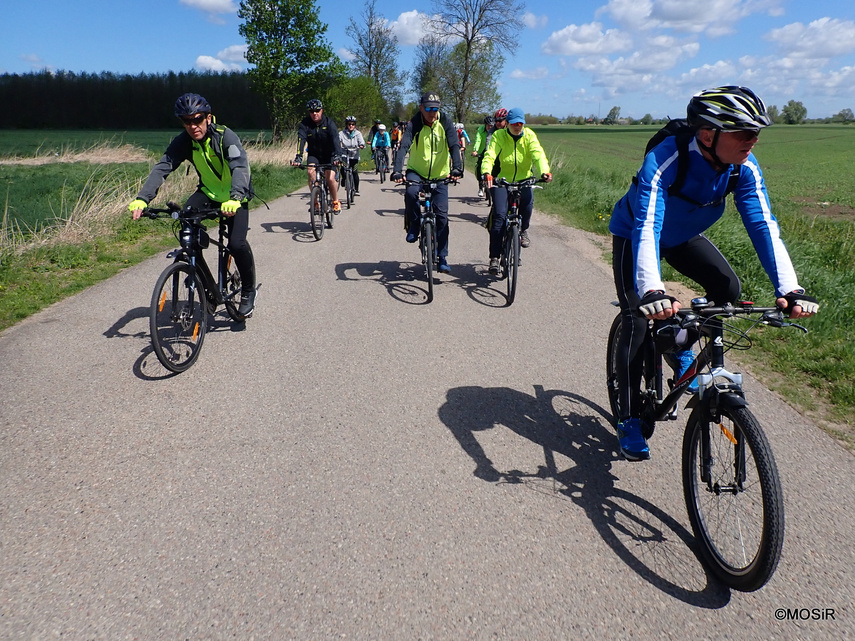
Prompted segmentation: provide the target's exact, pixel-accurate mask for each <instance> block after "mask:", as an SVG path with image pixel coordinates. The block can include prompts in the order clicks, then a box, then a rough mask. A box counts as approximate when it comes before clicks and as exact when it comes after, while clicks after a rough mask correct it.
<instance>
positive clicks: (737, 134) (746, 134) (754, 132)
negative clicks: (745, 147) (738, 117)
mask: <svg viewBox="0 0 855 641" xmlns="http://www.w3.org/2000/svg"><path fill="white" fill-rule="evenodd" d="M724 133H726V134H729V135H731V136H733V137H734V138H736V139H737V140H741V141H748V140H754V139H755V138H759V137H760V130H759V129H743V130H741V131H726V132H724Z"/></svg>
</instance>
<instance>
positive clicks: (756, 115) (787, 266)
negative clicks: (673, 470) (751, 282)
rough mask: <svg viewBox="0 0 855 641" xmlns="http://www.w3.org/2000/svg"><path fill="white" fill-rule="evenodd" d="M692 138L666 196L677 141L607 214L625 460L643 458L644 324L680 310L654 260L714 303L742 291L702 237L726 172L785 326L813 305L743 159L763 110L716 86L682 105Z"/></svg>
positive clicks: (684, 357)
mask: <svg viewBox="0 0 855 641" xmlns="http://www.w3.org/2000/svg"><path fill="white" fill-rule="evenodd" d="M687 111H688V122H689V125H690V126H691V127H692V128H693V129H694V137H693V138H692V140H691V141H690V142H689V145H688V151H687V152H684V153H688V156H689V157H688V165H687V170H686V175H685V180H684V182H683V185H682V187H681V189H680V191H679V192H677V193H673V194H669V193H668V188H669V187H670V186H671V185H673V184H674V183H675V180H676V178H677V170H678V165H679V162H678V160H679V159H678V156H679V153H680V151H679V149H678V146H677V143H676V136H669V137H667V138H665V139H664V140H663V141H662V142H661V143H660V144H659V145H657V146H656V147H655V148H653V149H652V150H651V151H650V153H648V154H647V155H646V156H645V158H644V162H643V164H642V166H641V169H639V170H638V173H637V174H636V179H635V180H633V184H632V185H631V186H630V188H629V191H628V192H627V193H626V194H625V195H624V196H623V198H621V199H620V200H619V201H618V202H617V204H616V205H615V207H614V211H613V213H612V219H611V222H610V224H609V231H611V233H612V235H613V239H612V240H613V247H612V250H613V251H612V254H613V267H614V278H615V286H616V288H617V295H618V300H619V302H620V309H621V316H622V323H623V327H624V328H627V329H628V331H623V332H621V334H620V338H621V340H620V343H619V345H618V346H617V363H616V374H617V377H618V379H619V380H618V385H619V389H620V392H619V399H618V405H619V407H620V414H621V416H618V417H616V418H617V420H618V427H617V433H618V441H619V446H620V447H619V449H620V453H621V454H622V455H623V456H624V458H626V459H627V460H631V461H638V460H643V459H648V458H650V451H649V448H648V445H647V442H646V440H645V438H644V436H643V435H642V432H643V429H644V426H643V424H642V421H641V419H640V418H639V409H640V402H639V400H640V399H639V395H640V387H641V374H642V373H641V365H642V353H641V345H642V342H643V339H644V336H645V333H646V331H647V324H648V320H649V319H651V320H665V319H667V318H670V317H671V316H673V315H674V314H675V313H676V312H677V311H678V310H679V309H680V307H681V304H680V302H679V301H678V300H677V299H676V298H674V297H672V296H669V295H668V294H667V292H666V290H665V284H664V283H663V282H662V275H661V271H660V263H659V261H660V259H662V258H664V259H665V260H666V261H668V263H669V264H670V265H671V266H672V267H674V268H675V269H676V270H677V271H679V272H680V273H682V274H684V275H686V276H688V277H689V278H691V279H692V280H694V281H695V282H697V283H698V284H700V285H701V287H703V288H704V290H705V291H706V297H707V299H709V300H711V301H714V302H715V303H717V304H724V303H728V302H735V301H737V300H738V299H739V295H740V290H741V285H740V282H739V278H738V277H737V275H736V273H735V272H734V271H733V268H732V267H731V266H730V264H729V263H728V262H727V260H726V259H725V258H724V256H722V255H721V253H720V252H719V250H718V249H717V248H716V247H715V245H713V244H712V242H710V240H709V239H707V238H706V237H705V236H704V235H703V232H704V231H705V230H706V229H708V228H709V227H711V226H712V225H713V223H715V222H716V221H717V220H718V219H719V218H721V216H722V214H723V213H724V207H725V203H724V200H725V199H724V197H725V196H726V193H727V191H728V186H729V185H728V183H729V182H730V181H731V172H732V171H733V172H734V173H735V174H738V177H737V178H736V184H735V189H734V190H733V195H734V203H735V205H736V209H737V211H738V212H739V214H740V216H741V217H742V222H743V224H744V225H745V228H746V230H747V231H748V236H749V238H750V239H751V242H752V243H753V244H754V248H755V250H756V251H757V255H758V257H759V259H760V262H761V264H762V265H763V268H764V269H765V271H766V273H767V274H768V276H769V279H770V280H771V281H772V284H773V285H774V286H775V293H776V295H777V304H778V306H779V307H781V308H782V309H786V310H787V312H788V314H789V315H790V317H791V318H800V317H805V316H811V315H813V314H814V313H816V312H817V311H818V309H819V305H818V303H817V301H816V299H815V298H813V297H812V296H809V295H807V294H806V293H805V291H804V289H803V288H802V287H801V286H800V285H799V282H798V279H797V278H796V273H795V270H794V269H793V265H792V262H791V261H790V257H789V254H788V252H787V249H786V248H785V247H784V244H783V242H782V241H781V236H780V229H779V227H778V221H777V220H776V219H775V216H774V215H772V206H771V204H770V202H769V196H768V194H767V193H766V185H765V183H764V181H763V174H762V172H761V171H760V166H759V165H758V163H757V159H756V158H755V157H754V155H753V154H752V153H751V150H752V148H753V147H754V145H755V143H756V142H757V137H758V136H759V134H760V130H761V129H762V128H764V127H768V126H769V125H771V124H772V121H771V119H770V118H769V116H768V114H767V113H766V107H765V105H764V104H763V101H762V100H760V98H759V97H757V95H755V94H754V92H753V91H751V90H750V89H748V88H746V87H736V86H725V87H718V88H716V89H709V90H705V91H701V92H699V93H697V94H695V95H694V96H693V97H692V99H691V101H690V102H689V105H688V110H687ZM677 356H678V358H679V360H680V361H681V365H680V369H679V371H678V372H677V378H679V377H680V376H681V375H682V374H683V372H684V371H685V370H686V368H687V367H688V366H689V365H690V364H691V363H692V360H693V359H694V354H693V353H692V351H691V349H688V350H685V351H684V352H683V353H682V354H678V355H677Z"/></svg>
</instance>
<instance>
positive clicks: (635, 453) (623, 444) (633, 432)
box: [617, 418, 650, 461]
mask: <svg viewBox="0 0 855 641" xmlns="http://www.w3.org/2000/svg"><path fill="white" fill-rule="evenodd" d="M642 426H643V423H642V421H641V419H640V418H628V419H626V420H625V421H621V422H620V423H618V426H617V435H618V444H619V445H620V448H619V449H620V453H621V456H623V457H624V458H625V459H626V460H627V461H646V460H647V459H649V458H650V449H649V448H648V447H647V441H646V440H644V436H642V433H641V432H642Z"/></svg>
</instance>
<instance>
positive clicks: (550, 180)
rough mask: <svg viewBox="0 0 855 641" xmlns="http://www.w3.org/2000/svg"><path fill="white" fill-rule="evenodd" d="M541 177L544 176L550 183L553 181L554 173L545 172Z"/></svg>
mask: <svg viewBox="0 0 855 641" xmlns="http://www.w3.org/2000/svg"><path fill="white" fill-rule="evenodd" d="M541 178H543V179H544V180H545V181H546V182H548V183H551V182H552V174H550V173H546V174H543V175H542V176H541Z"/></svg>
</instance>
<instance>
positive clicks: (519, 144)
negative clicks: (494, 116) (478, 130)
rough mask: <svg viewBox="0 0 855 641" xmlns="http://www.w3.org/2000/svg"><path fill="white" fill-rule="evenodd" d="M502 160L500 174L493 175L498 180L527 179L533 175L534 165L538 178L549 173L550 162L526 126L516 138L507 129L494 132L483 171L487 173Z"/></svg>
mask: <svg viewBox="0 0 855 641" xmlns="http://www.w3.org/2000/svg"><path fill="white" fill-rule="evenodd" d="M496 160H498V161H499V172H498V173H494V174H493V175H494V176H495V177H496V178H504V179H505V180H507V181H509V182H514V181H517V180H524V179H526V178H528V177H529V176H531V175H532V166H534V167H535V171H536V174H535V175H537V176H539V175H541V174H548V173H550V172H549V161H548V160H547V159H546V154H545V153H544V151H543V147H541V146H540V141H539V140H538V139H537V134H535V133H534V132H533V131H532V130H531V129H529V128H528V127H524V128H523V130H522V133H521V134H520V135H519V136H517V137H515V136H512V135H511V132H510V131H509V130H507V129H498V130H496V131H495V132H493V136H492V137H491V138H490V144H489V146H488V147H487V151H485V152H484V159H483V160H482V161H481V167H482V171H484V172H486V171H487V170H488V169H487V168H489V167H493V163H494V162H495V161H496Z"/></svg>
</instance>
